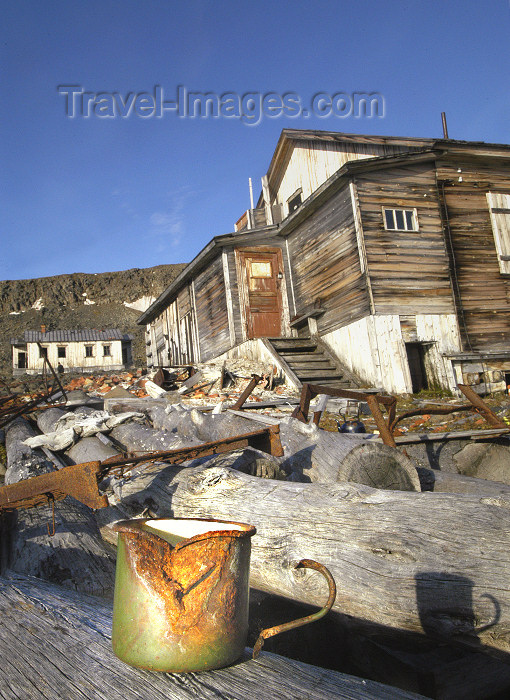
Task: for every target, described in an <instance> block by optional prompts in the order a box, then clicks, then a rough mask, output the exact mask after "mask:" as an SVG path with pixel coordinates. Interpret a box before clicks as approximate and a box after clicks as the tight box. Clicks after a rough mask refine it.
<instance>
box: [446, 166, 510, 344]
mask: <svg viewBox="0 0 510 700" xmlns="http://www.w3.org/2000/svg"><path fill="white" fill-rule="evenodd" d="M459 168H460V170H461V172H459ZM437 176H438V181H439V182H440V184H441V182H444V192H445V203H446V211H447V214H448V220H449V228H450V231H451V238H452V249H453V257H454V259H455V264H456V270H457V278H458V287H459V292H460V298H459V301H460V304H459V306H460V307H461V309H462V316H463V319H464V322H465V323H462V322H461V324H460V325H461V330H462V331H463V336H464V345H465V349H466V350H469V349H470V348H473V349H475V350H499V349H503V348H506V349H508V347H509V345H510V278H509V277H506V276H504V275H502V274H501V272H500V269H499V264H498V259H497V254H496V247H495V243H494V236H493V233H492V225H491V220H490V213H489V207H488V204H487V197H486V193H487V192H499V193H507V194H510V167H509V164H508V163H506V164H505V163H503V164H502V165H500V166H496V165H491V164H490V163H489V161H487V162H486V163H485V164H483V165H481V164H480V163H479V162H474V161H471V162H470V161H469V160H466V159H464V160H458V161H450V162H442V163H441V162H440V163H438V173H437ZM459 178H462V181H459ZM466 330H467V337H466V333H465V331H466Z"/></svg>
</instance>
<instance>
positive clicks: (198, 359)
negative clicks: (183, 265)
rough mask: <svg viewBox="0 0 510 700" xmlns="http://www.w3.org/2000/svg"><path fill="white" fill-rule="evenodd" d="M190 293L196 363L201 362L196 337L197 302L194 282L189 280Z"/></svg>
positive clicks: (198, 340) (197, 337)
mask: <svg viewBox="0 0 510 700" xmlns="http://www.w3.org/2000/svg"><path fill="white" fill-rule="evenodd" d="M190 292H191V295H190V296H191V303H192V305H193V336H194V337H193V340H194V343H195V356H196V358H197V362H200V360H201V357H202V355H201V352H200V338H199V335H198V320H197V300H196V298H195V280H191V286H190Z"/></svg>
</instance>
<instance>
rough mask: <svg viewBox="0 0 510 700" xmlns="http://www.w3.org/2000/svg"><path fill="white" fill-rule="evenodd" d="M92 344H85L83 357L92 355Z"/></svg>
mask: <svg viewBox="0 0 510 700" xmlns="http://www.w3.org/2000/svg"><path fill="white" fill-rule="evenodd" d="M93 349H94V346H93V345H85V357H94V352H93Z"/></svg>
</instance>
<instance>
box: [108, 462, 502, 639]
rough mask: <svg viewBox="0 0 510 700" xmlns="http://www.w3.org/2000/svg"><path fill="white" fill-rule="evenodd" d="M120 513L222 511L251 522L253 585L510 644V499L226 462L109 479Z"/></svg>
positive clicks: (363, 615) (363, 614)
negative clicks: (299, 478)
mask: <svg viewBox="0 0 510 700" xmlns="http://www.w3.org/2000/svg"><path fill="white" fill-rule="evenodd" d="M115 491H116V499H115V500H116V502H117V503H118V504H119V508H120V510H123V511H124V512H125V513H126V515H132V514H137V513H140V512H141V511H142V510H143V509H144V508H145V507H146V506H147V504H148V503H150V504H151V507H152V508H153V509H154V508H158V511H157V512H158V516H160V517H164V516H167V517H168V516H170V515H174V516H178V517H199V518H220V519H221V518H229V519H232V520H237V521H240V522H247V523H251V524H253V525H255V526H256V527H257V531H258V532H257V535H256V536H255V537H254V538H253V542H252V544H253V549H252V567H251V584H252V586H254V587H255V588H258V589H261V590H266V591H269V592H273V593H277V594H281V595H284V596H287V597H290V598H294V599H295V600H300V601H303V602H313V603H316V604H319V603H322V601H323V598H324V583H323V581H322V579H321V577H320V576H319V575H318V574H315V573H311V574H310V573H304V572H302V571H301V570H295V569H294V564H295V562H297V561H299V560H300V559H301V558H303V557H304V558H308V559H315V560H316V561H319V562H320V563H322V564H324V565H325V566H327V567H328V568H329V569H330V571H331V572H332V574H333V576H334V577H335V579H336V583H337V587H338V595H337V599H336V603H335V608H336V610H338V611H340V612H342V613H345V614H347V615H351V616H354V617H355V618H358V619H360V620H366V621H371V622H373V623H376V624H379V625H385V626H387V627H390V628H399V629H402V630H408V631H413V632H425V633H427V634H430V635H433V636H437V637H438V638H439V639H442V640H444V641H447V642H452V643H455V642H459V643H463V644H467V645H471V646H472V647H475V648H477V649H479V648H482V646H483V645H485V646H486V647H487V648H490V649H492V650H497V651H500V652H503V653H510V582H509V578H508V571H509V570H510V499H507V498H505V497H504V496H500V497H498V498H494V497H477V496H470V495H465V496H459V495H457V494H441V493H438V494H436V493H414V492H400V491H383V490H375V489H371V488H369V487H367V486H360V485H354V484H347V483H332V484H322V483H313V484H303V483H292V482H288V481H283V482H282V481H274V480H265V479H257V478H255V477H251V476H248V475H246V474H243V473H240V472H236V471H233V470H230V469H225V468H215V467H212V468H211V467H209V468H203V467H202V468H197V469H186V468H180V469H179V468H175V467H167V468H163V469H161V468H160V471H158V468H157V467H153V468H149V469H147V470H146V471H144V472H141V471H140V472H139V473H138V474H133V475H132V476H131V478H130V479H129V480H124V481H119V482H117V485H116V487H115Z"/></svg>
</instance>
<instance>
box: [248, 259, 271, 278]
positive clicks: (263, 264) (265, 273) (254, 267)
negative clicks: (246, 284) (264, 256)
mask: <svg viewBox="0 0 510 700" xmlns="http://www.w3.org/2000/svg"><path fill="white" fill-rule="evenodd" d="M272 276H273V268H272V266H271V261H270V260H267V261H266V260H260V261H259V260H256V261H254V260H251V261H250V277H257V278H262V279H264V278H265V277H272Z"/></svg>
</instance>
